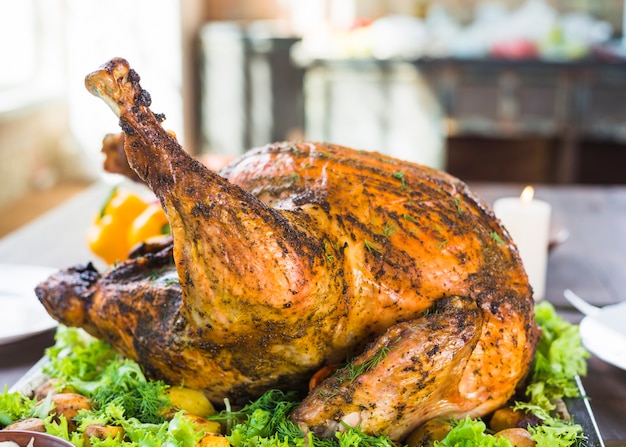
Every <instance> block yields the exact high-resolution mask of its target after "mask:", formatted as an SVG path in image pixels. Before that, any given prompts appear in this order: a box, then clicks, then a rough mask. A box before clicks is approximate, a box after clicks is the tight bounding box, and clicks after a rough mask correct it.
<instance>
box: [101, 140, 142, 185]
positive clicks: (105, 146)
mask: <svg viewBox="0 0 626 447" xmlns="http://www.w3.org/2000/svg"><path fill="white" fill-rule="evenodd" d="M100 152H102V153H103V154H104V161H103V162H102V168H103V169H104V170H105V171H106V172H111V173H113V174H122V175H124V176H125V177H128V178H129V179H131V180H133V181H135V182H140V181H141V179H140V178H139V176H138V175H137V173H136V172H135V171H133V170H132V168H131V167H130V166H129V165H128V159H127V158H126V152H124V132H120V133H115V134H114V133H109V134H106V135H105V136H104V138H103V139H102V149H101V150H100Z"/></svg>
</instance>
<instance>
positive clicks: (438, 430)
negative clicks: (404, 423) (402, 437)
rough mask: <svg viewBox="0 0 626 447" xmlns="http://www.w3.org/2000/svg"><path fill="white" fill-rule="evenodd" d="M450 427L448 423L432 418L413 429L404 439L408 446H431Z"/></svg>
mask: <svg viewBox="0 0 626 447" xmlns="http://www.w3.org/2000/svg"><path fill="white" fill-rule="evenodd" d="M451 429H452V425H450V423H448V422H446V421H442V420H437V419H432V420H430V421H428V422H426V423H425V424H423V425H422V426H420V427H419V428H418V429H417V430H415V431H413V433H411V434H410V435H409V437H408V438H407V439H406V444H407V446H408V447H432V446H433V445H434V444H435V441H441V440H442V439H443V438H445V437H446V435H447V434H448V432H449V431H450V430H451Z"/></svg>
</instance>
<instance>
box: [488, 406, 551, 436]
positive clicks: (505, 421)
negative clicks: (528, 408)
mask: <svg viewBox="0 0 626 447" xmlns="http://www.w3.org/2000/svg"><path fill="white" fill-rule="evenodd" d="M540 423H541V420H540V419H539V418H538V417H537V416H535V415H534V414H531V413H526V412H525V411H521V410H515V409H513V408H511V407H504V408H500V409H499V410H496V411H495V412H494V413H493V416H491V421H490V422H489V428H490V429H492V430H493V431H495V432H497V431H500V430H505V429H507V428H527V427H528V426H531V427H532V426H535V425H538V424H540Z"/></svg>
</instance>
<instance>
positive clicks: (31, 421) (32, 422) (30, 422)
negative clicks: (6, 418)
mask: <svg viewBox="0 0 626 447" xmlns="http://www.w3.org/2000/svg"><path fill="white" fill-rule="evenodd" d="M4 430H22V431H37V432H40V433H45V431H46V427H45V423H44V421H43V419H40V418H26V419H22V420H20V421H16V422H13V423H12V424H10V425H7V426H6V427H4Z"/></svg>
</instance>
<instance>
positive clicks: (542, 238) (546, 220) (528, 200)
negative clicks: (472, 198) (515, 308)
mask: <svg viewBox="0 0 626 447" xmlns="http://www.w3.org/2000/svg"><path fill="white" fill-rule="evenodd" d="M533 196H534V189H533V187H532V186H527V187H526V188H524V191H522V194H521V196H520V197H504V198H501V199H498V200H496V201H495V202H494V204H493V211H494V213H495V214H496V217H498V218H499V219H500V221H501V222H502V224H503V225H504V227H505V228H506V229H507V230H508V232H509V234H510V235H511V238H512V239H513V242H515V245H517V248H518V250H519V254H520V257H521V258H522V262H523V264H524V268H525V269H526V273H527V274H528V280H529V282H530V285H531V286H532V288H533V298H534V299H535V301H540V300H542V299H543V298H544V297H545V292H546V272H547V269H548V243H549V239H548V238H549V233H550V215H551V207H550V205H549V204H548V203H547V202H544V201H543V200H537V199H534V198H533Z"/></svg>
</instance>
